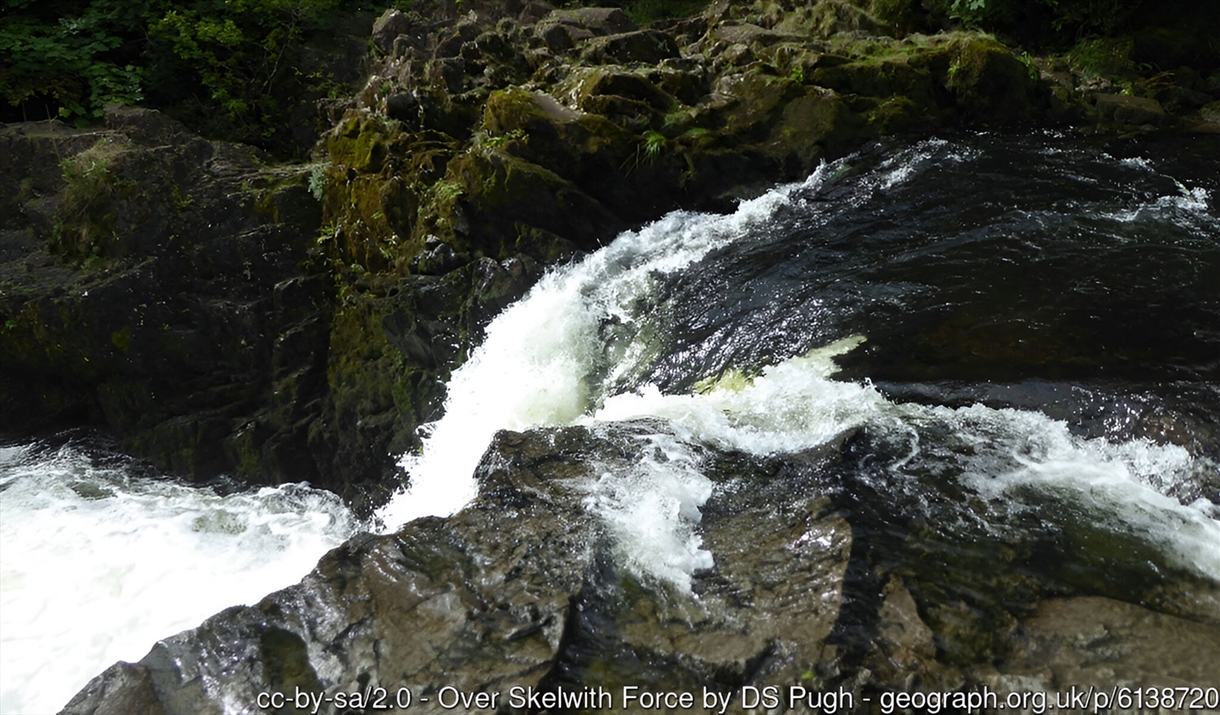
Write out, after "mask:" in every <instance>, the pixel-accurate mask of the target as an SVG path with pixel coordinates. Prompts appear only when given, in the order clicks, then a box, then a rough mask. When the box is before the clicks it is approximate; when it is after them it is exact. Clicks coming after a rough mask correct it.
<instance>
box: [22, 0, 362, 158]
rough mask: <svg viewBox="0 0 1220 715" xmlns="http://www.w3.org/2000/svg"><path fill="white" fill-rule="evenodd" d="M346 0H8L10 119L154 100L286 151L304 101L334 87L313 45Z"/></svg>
mask: <svg viewBox="0 0 1220 715" xmlns="http://www.w3.org/2000/svg"><path fill="white" fill-rule="evenodd" d="M343 4H344V0H0V8H2V10H0V100H3V101H2V102H0V110H2V111H0V119H3V120H5V121H10V120H22V119H40V118H46V117H54V116H58V117H62V118H65V119H68V120H71V121H75V122H77V123H78V124H79V123H87V122H90V121H93V120H95V119H97V118H98V117H100V116H101V114H102V108H103V106H105V105H106V104H108V103H111V102H118V103H122V104H134V103H136V102H145V103H147V104H149V105H151V106H154V107H159V108H162V109H166V110H168V111H169V112H170V113H171V114H173V115H175V116H177V117H178V118H180V119H183V120H184V121H186V122H187V123H188V124H190V125H192V126H194V127H195V128H196V129H199V130H201V131H203V132H205V133H207V134H211V135H214V136H223V137H224V138H226V139H231V140H237V141H245V142H249V143H253V144H256V145H259V146H262V147H264V148H267V149H271V150H273V151H274V150H280V151H284V150H285V148H286V144H287V142H288V141H289V139H288V136H287V135H288V130H287V126H288V114H289V112H290V111H291V109H292V108H293V106H294V105H295V103H297V102H299V101H301V100H302V99H308V98H310V97H314V96H316V97H321V96H327V95H328V94H332V93H334V91H335V87H334V85H335V82H334V80H333V78H332V77H330V76H328V75H327V74H326V73H325V72H323V71H320V70H317V69H315V70H313V71H306V65H307V64H308V63H307V62H306V61H305V53H304V50H305V47H306V44H307V43H308V42H309V41H310V40H311V39H313V38H320V37H324V36H325V35H326V34H327V33H328V32H329V33H332V34H333V29H330V28H333V26H334V25H335V24H336V23H337V21H338V19H339V18H340V17H341V16H343V15H348V16H350V15H352V14H353V13H355V12H357V11H356V10H353V9H346V8H344V7H342V5H343Z"/></svg>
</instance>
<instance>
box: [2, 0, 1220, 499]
mask: <svg viewBox="0 0 1220 715" xmlns="http://www.w3.org/2000/svg"><path fill="white" fill-rule="evenodd" d="M883 5H884V4H883ZM903 18H906V19H905V20H904V19H903ZM904 23H906V24H910V18H909V17H907V15H904V14H902V13H898V14H894V12H893V11H892V8H891V11H886V10H885V8H884V7H876V8H874V7H872V6H870V5H868V4H863V5H860V4H853V3H849V2H844V1H839V0H834V1H831V0H826V1H823V2H814V3H807V4H805V3H797V4H796V5H794V6H791V7H789V6H788V5H780V4H774V3H766V2H758V3H754V4H735V3H727V2H721V3H715V4H712V5H710V6H708V7H707V8H706V9H705V10H704V11H703V12H701V13H700V14H698V15H695V16H692V17H689V18H685V19H681V20H670V21H665V22H661V23H657V24H655V25H653V26H650V27H639V26H637V25H636V24H635V23H634V22H633V21H632V20H631V19H630V18H629V17H628V16H627V15H626V14H625V13H623V12H622V11H621V10H619V9H616V8H576V9H570V10H556V9H553V8H552V7H550V6H548V5H546V4H545V3H540V2H531V3H525V4H521V3H516V4H514V3H492V2H471V3H466V4H463V5H461V11H460V12H459V11H458V7H457V6H454V5H453V4H451V3H436V4H435V7H433V6H432V4H428V3H417V4H416V8H415V11H414V12H412V13H407V14H404V13H402V12H399V11H396V10H394V11H389V12H387V13H386V14H385V15H383V16H382V17H381V18H380V19H379V20H378V21H377V23H376V24H375V26H374V28H373V31H372V37H371V45H372V53H371V55H370V58H369V63H370V64H369V71H368V81H367V83H366V85H365V86H364V88H363V89H362V90H361V91H359V92H358V93H356V94H355V95H354V96H352V97H350V98H347V99H340V100H324V101H323V102H321V104H320V107H319V111H320V116H321V118H322V121H323V122H324V124H329V125H331V126H332V127H333V128H332V129H331V130H330V131H329V132H327V133H326V134H325V136H324V137H323V139H322V140H321V141H320V142H319V144H318V146H317V147H316V150H315V157H314V159H315V160H314V161H313V162H311V163H308V164H299V165H288V166H284V165H277V164H275V163H274V162H272V161H271V160H270V158H269V157H267V156H265V155H261V154H259V153H258V152H256V151H253V150H250V149H247V148H243V147H241V146H238V145H232V144H226V143H224V142H219V141H207V140H203V139H200V138H199V137H197V136H194V135H192V134H191V133H190V132H188V131H187V130H186V129H185V128H184V127H182V126H181V125H178V124H176V123H175V122H173V121H171V120H168V119H166V118H163V117H162V116H160V115H158V114H157V113H155V112H150V111H147V110H136V109H122V108H118V107H115V108H112V109H111V110H110V111H109V112H108V113H107V117H106V126H105V127H104V128H101V129H96V130H91V131H80V130H72V129H68V128H66V127H64V126H62V125H60V124H57V123H50V124H47V123H40V124H23V125H7V126H6V127H5V128H4V130H3V144H2V145H0V153H2V154H3V158H4V164H5V166H7V167H10V170H9V171H8V172H6V175H5V176H4V177H3V178H2V179H0V180H2V181H3V182H4V186H3V191H2V192H0V194H2V196H3V206H2V209H0V210H2V212H3V213H2V215H3V224H4V230H3V234H2V236H3V238H2V244H0V247H2V251H3V264H2V266H0V281H2V286H3V297H2V299H0V312H2V313H3V316H4V326H3V329H2V330H0V353H2V354H3V355H4V359H5V370H4V375H3V378H2V379H3V380H4V390H3V401H4V403H3V406H2V407H3V409H0V414H2V415H3V418H2V419H3V422H2V423H0V429H3V430H5V431H7V432H10V433H22V434H29V433H34V432H37V431H39V430H46V429H53V428H58V427H63V426H79V425H92V426H97V427H101V428H103V429H104V430H106V431H108V432H110V433H112V434H114V435H116V436H118V437H119V438H120V439H121V440H122V442H123V445H124V447H125V448H126V449H128V450H130V451H131V452H132V453H134V454H136V455H139V456H141V457H144V458H147V459H149V460H150V461H152V462H153V463H155V464H157V465H159V466H161V467H163V468H167V469H170V470H172V471H173V472H175V473H177V474H181V475H183V476H186V477H190V478H193V479H208V478H211V477H213V476H215V475H218V474H230V475H236V476H237V477H239V478H241V479H245V480H249V481H254V482H271V483H276V482H283V481H299V480H308V481H311V482H313V483H315V484H317V485H321V486H326V487H328V488H331V489H333V490H335V491H336V492H338V493H340V494H343V495H344V496H345V497H348V498H349V499H352V500H353V501H354V502H356V503H358V504H366V505H371V504H375V503H378V502H380V501H382V500H383V499H384V498H385V496H386V494H387V489H389V488H392V486H393V485H394V484H396V483H397V480H398V478H399V475H398V474H397V473H396V467H395V455H397V454H401V453H403V452H405V451H408V450H410V449H413V448H415V447H416V446H417V445H418V437H417V436H416V433H415V430H416V428H417V427H418V426H419V425H420V424H422V423H425V422H427V421H429V420H432V419H434V418H436V417H437V416H438V414H439V409H440V405H441V402H442V400H443V397H444V388H443V384H444V381H445V379H446V378H447V376H448V375H449V373H450V371H451V370H452V369H453V368H454V366H455V365H457V364H460V362H461V361H462V360H463V359H464V358H465V356H466V355H467V354H468V353H469V351H470V350H471V348H472V346H474V345H475V344H477V343H478V342H479V339H480V331H481V329H482V326H483V325H484V324H485V323H486V322H487V321H488V320H489V319H490V318H491V316H493V315H495V314H496V313H497V312H498V311H499V310H500V309H501V308H503V307H504V306H505V305H507V304H508V303H509V302H511V301H512V300H513V299H515V298H516V297H518V296H520V295H521V294H522V293H523V292H524V291H525V290H526V289H527V288H528V287H529V286H530V285H531V284H532V283H533V282H534V281H535V280H536V279H537V278H538V276H539V275H541V273H542V271H543V270H544V269H545V267H547V266H549V265H554V264H555V263H557V262H562V261H565V260H567V259H569V258H570V257H572V256H574V255H577V254H579V253H580V252H583V251H589V250H591V249H594V248H596V247H597V246H599V245H601V244H603V243H604V242H606V241H608V240H609V239H610V238H611V237H613V236H614V235H615V234H616V233H618V232H619V231H621V230H623V229H625V228H628V227H631V226H633V225H638V224H640V223H641V222H645V221H648V220H650V219H654V218H656V217H658V216H659V215H661V214H663V213H665V212H667V211H670V210H672V209H675V208H680V207H681V208H696V209H712V210H716V209H719V208H723V207H728V206H731V205H732V203H733V202H734V201H735V200H736V199H738V198H740V197H744V196H752V195H754V194H756V193H757V192H759V191H760V190H761V189H762V188H763V187H766V186H769V185H772V184H774V183H775V182H777V181H784V180H790V179H796V178H799V177H802V176H804V175H806V174H808V173H809V172H810V171H811V170H812V169H813V168H814V167H815V166H816V165H817V164H818V162H819V161H821V160H823V159H824V158H827V157H834V156H837V155H842V154H844V153H846V152H849V151H851V150H853V149H855V148H857V147H859V146H861V145H863V144H864V143H866V142H868V141H870V140H872V139H874V138H877V137H881V136H885V135H893V134H909V135H926V134H929V133H932V132H949V131H954V130H956V129H959V128H996V127H1002V126H1013V125H1018V124H1028V125H1047V124H1054V125H1061V126H1073V127H1077V128H1078V129H1080V130H1083V131H1090V132H1096V133H1098V134H1099V135H1100V136H1103V137H1118V136H1125V135H1147V136H1155V135H1156V133H1157V132H1161V131H1175V132H1180V131H1186V132H1215V131H1217V129H1218V128H1220V124H1217V123H1216V120H1217V111H1218V110H1217V109H1216V104H1215V100H1216V99H1217V97H1218V96H1220V87H1214V86H1212V84H1214V82H1213V83H1212V84H1209V83H1208V82H1209V81H1210V80H1205V79H1202V78H1201V77H1202V75H1201V74H1200V73H1199V72H1194V71H1192V70H1188V69H1186V68H1181V69H1172V70H1169V71H1167V72H1162V73H1160V74H1157V75H1155V77H1154V78H1153V79H1148V80H1147V81H1142V80H1141V81H1136V80H1132V79H1131V78H1130V77H1127V76H1126V75H1122V77H1126V79H1122V77H1120V76H1119V75H1114V76H1111V77H1109V78H1106V77H1099V76H1094V75H1090V74H1087V73H1083V72H1082V71H1081V70H1080V69H1079V67H1077V66H1074V65H1071V64H1070V63H1067V62H1066V60H1056V59H1054V58H1049V59H1048V58H1036V57H1031V56H1028V55H1024V54H1021V53H1018V52H1015V51H1014V50H1012V49H1010V48H1009V47H1007V46H1005V45H1003V44H1002V43H1000V42H998V41H997V40H995V39H994V38H992V37H990V36H987V35H983V34H979V33H972V32H963V31H949V32H941V33H936V34H908V30H909V29H910V28H909V27H906V26H905V25H904ZM925 29H926V28H925ZM1213 79H1214V78H1213ZM1123 83H1125V84H1123ZM1157 97H1159V98H1160V100H1158V99H1157Z"/></svg>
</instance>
